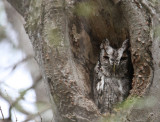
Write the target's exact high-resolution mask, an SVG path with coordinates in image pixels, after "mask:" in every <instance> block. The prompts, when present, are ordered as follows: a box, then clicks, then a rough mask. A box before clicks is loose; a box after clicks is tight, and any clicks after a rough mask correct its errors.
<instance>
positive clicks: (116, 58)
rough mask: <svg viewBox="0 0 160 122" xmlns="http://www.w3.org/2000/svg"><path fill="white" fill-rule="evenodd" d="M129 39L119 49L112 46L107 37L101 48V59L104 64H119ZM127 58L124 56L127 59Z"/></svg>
mask: <svg viewBox="0 0 160 122" xmlns="http://www.w3.org/2000/svg"><path fill="white" fill-rule="evenodd" d="M127 44H128V39H127V40H125V41H124V42H123V44H122V46H121V47H120V48H119V49H114V48H112V47H111V46H110V44H109V40H108V39H106V40H104V41H103V42H102V44H101V46H100V48H101V61H102V62H103V63H104V64H108V63H109V64H110V65H114V66H115V65H119V63H120V60H122V59H121V58H122V55H123V53H124V51H125V50H126V48H127ZM125 59H126V58H124V60H125Z"/></svg>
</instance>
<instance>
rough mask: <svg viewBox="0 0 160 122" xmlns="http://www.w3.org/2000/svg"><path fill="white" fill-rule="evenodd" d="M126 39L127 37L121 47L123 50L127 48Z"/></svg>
mask: <svg viewBox="0 0 160 122" xmlns="http://www.w3.org/2000/svg"><path fill="white" fill-rule="evenodd" d="M128 41H129V39H126V40H125V41H124V42H123V44H122V47H121V48H123V49H124V50H125V49H126V48H127V46H128Z"/></svg>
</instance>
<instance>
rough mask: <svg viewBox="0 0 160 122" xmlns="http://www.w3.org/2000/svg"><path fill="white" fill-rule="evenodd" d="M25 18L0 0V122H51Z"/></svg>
mask: <svg viewBox="0 0 160 122" xmlns="http://www.w3.org/2000/svg"><path fill="white" fill-rule="evenodd" d="M23 24H25V21H24V19H23V18H22V17H21V16H20V15H19V14H18V13H17V12H16V11H15V9H14V8H13V7H12V6H10V5H9V4H8V3H7V2H6V1H3V0H0V122H3V121H4V122H11V121H13V122H16V121H17V122H22V121H27V122H36V121H41V120H42V121H52V119H53V117H52V116H53V115H52V111H51V107H50V106H51V105H50V103H49V97H48V96H47V95H46V91H45V88H44V83H43V82H42V76H41V73H40V70H39V67H38V65H37V62H36V61H35V59H34V51H33V49H32V46H31V43H30V40H29V38H28V35H27V34H26V33H25V30H24V27H23Z"/></svg>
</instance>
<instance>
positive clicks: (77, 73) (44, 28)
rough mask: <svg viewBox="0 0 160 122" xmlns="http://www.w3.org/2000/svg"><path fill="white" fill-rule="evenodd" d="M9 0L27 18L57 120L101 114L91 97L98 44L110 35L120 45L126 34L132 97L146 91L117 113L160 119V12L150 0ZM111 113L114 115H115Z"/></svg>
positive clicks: (125, 116)
mask: <svg viewBox="0 0 160 122" xmlns="http://www.w3.org/2000/svg"><path fill="white" fill-rule="evenodd" d="M8 1H9V2H10V3H11V4H12V5H13V6H14V7H15V8H16V9H17V11H18V12H20V13H21V14H22V16H24V18H25V20H26V25H25V28H26V31H27V33H28V35H29V37H30V39H31V42H32V44H33V47H34V50H35V57H36V60H37V62H38V63H39V66H40V68H41V71H42V74H43V78H44V80H45V83H46V85H47V89H48V94H49V96H50V99H51V103H52V105H53V112H54V118H55V121H56V122H58V121H59V122H65V121H69V122H70V121H78V122H85V121H86V122H90V121H98V119H100V118H101V117H102V115H101V114H100V112H99V110H98V109H97V106H96V105H95V104H94V102H93V89H92V84H93V70H94V67H95V64H96V62H97V61H98V56H99V53H100V49H99V46H100V44H101V42H102V40H103V39H105V38H108V39H109V40H111V45H112V46H113V47H114V48H119V47H120V46H119V45H121V44H122V42H123V41H124V40H125V39H129V40H130V52H131V59H132V65H133V72H134V73H133V79H132V90H131V91H130V95H129V97H128V101H130V100H131V99H132V98H135V97H144V99H143V100H142V99H140V100H139V99H138V100H137V98H136V102H133V104H131V107H130V108H127V110H125V111H124V110H121V111H120V112H119V111H117V114H116V116H117V118H119V120H120V121H131V122H133V121H135V122H136V121H140V120H141V121H144V122H146V121H160V116H159V115H160V114H159V113H160V111H159V110H160V108H159V102H158V101H159V100H160V97H159V93H160V90H159V89H158V88H159V81H160V79H159V77H158V75H159V73H158V70H159V58H160V54H159V50H160V48H159V46H160V45H159V38H158V36H159V35H158V34H157V32H158V28H156V26H157V25H158V24H159V22H158V20H157V16H158V15H153V13H152V12H151V10H152V9H151V8H149V6H147V5H149V2H148V1H145V0H140V1H136V0H134V1H129V0H121V1H120V2H118V3H116V2H115V3H116V4H114V2H113V1H111V0H95V1H92V0H79V1H74V0H66V1H64V0H27V1H25V2H23V1H18V2H16V0H8ZM15 3H17V4H15ZM157 6H158V4H157ZM151 15H152V16H151ZM153 16H154V17H153ZM131 77H132V76H131ZM150 96H152V98H151V97H150ZM132 100H133V99H132ZM134 100H135V99H134ZM134 100H133V101H134ZM148 100H149V101H151V102H149V105H148ZM126 101H127V100H126ZM137 101H138V102H137ZM139 101H140V102H139ZM142 102H143V103H144V104H143V105H139V103H140V104H141V103H142ZM153 103H154V104H153ZM122 111H123V112H122ZM119 115H120V116H121V117H119ZM108 118H109V119H110V118H112V119H115V118H113V117H112V115H111V116H107V117H106V119H108ZM117 118H116V119H117Z"/></svg>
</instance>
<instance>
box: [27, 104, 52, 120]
mask: <svg viewBox="0 0 160 122" xmlns="http://www.w3.org/2000/svg"><path fill="white" fill-rule="evenodd" d="M50 108H51V106H49V105H48V106H47V107H46V108H44V109H43V110H42V111H40V112H38V113H37V114H34V115H30V116H28V117H27V119H26V120H25V122H28V121H30V120H33V119H34V118H35V117H37V116H39V114H42V113H44V112H45V111H48V109H50ZM40 118H41V116H40ZM41 122H42V118H41Z"/></svg>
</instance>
